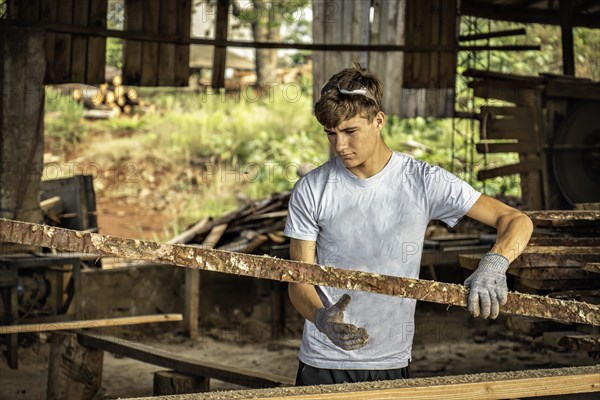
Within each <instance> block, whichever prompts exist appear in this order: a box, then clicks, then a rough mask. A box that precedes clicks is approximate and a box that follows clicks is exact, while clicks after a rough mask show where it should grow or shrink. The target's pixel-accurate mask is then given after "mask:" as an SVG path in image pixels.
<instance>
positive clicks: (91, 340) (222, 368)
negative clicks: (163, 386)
mask: <svg viewBox="0 0 600 400" xmlns="http://www.w3.org/2000/svg"><path fill="white" fill-rule="evenodd" d="M78 336H79V341H80V342H81V344H83V345H84V346H87V347H91V348H93V349H98V350H104V351H110V352H111V353H115V354H119V355H121V356H124V357H127V358H133V359H134V360H139V361H142V362H145V363H148V364H152V365H158V366H161V367H165V368H169V369H172V370H174V371H177V372H183V373H185V374H190V375H194V376H205V377H210V378H214V379H218V380H220V381H224V382H230V383H235V384H237V385H241V386H246V387H252V388H265V387H275V386H281V385H293V384H294V381H293V380H292V379H290V378H287V377H285V376H280V375H275V374H269V373H262V372H258V371H256V370H254V369H251V370H250V369H244V368H238V367H236V366H228V365H222V364H217V363H211V362H205V361H198V360H197V359H195V358H191V357H186V356H184V355H182V354H174V353H170V352H168V351H164V350H160V349H156V348H153V347H150V346H146V345H143V344H139V343H133V342H130V341H128V340H125V339H122V338H114V337H109V336H100V335H93V334H87V333H85V334H83V333H81V334H79V335H78Z"/></svg>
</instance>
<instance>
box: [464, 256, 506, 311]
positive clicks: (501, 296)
mask: <svg viewBox="0 0 600 400" xmlns="http://www.w3.org/2000/svg"><path fill="white" fill-rule="evenodd" d="M508 265H509V262H508V259H507V258H506V257H504V256H503V255H502V254H498V253H487V254H486V255H484V256H483V258H482V259H481V261H480V262H479V266H478V267H477V270H475V272H473V274H472V275H471V276H469V277H468V278H467V280H466V281H465V286H467V287H469V288H470V290H469V300H468V305H469V307H468V308H469V312H470V313H471V315H473V316H474V317H478V316H480V315H481V317H482V318H488V317H489V318H490V319H496V317H498V314H499V313H500V306H503V305H504V304H506V300H507V298H508V286H507V285H506V270H507V269H508Z"/></svg>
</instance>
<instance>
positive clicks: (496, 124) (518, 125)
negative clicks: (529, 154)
mask: <svg viewBox="0 0 600 400" xmlns="http://www.w3.org/2000/svg"><path fill="white" fill-rule="evenodd" d="M480 138H481V139H494V140H498V139H517V140H519V141H522V142H528V141H529V142H534V141H535V139H536V137H535V130H534V127H533V121H532V120H530V119H522V118H518V119H517V118H502V119H498V118H489V119H487V124H486V125H485V126H482V127H481V130H480Z"/></svg>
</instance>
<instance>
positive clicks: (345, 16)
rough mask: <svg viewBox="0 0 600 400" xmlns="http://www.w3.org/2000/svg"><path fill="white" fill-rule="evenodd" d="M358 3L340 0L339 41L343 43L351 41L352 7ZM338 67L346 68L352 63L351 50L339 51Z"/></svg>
mask: <svg viewBox="0 0 600 400" xmlns="http://www.w3.org/2000/svg"><path fill="white" fill-rule="evenodd" d="M359 6H360V5H359V4H358V2H355V1H340V7H341V9H340V16H341V21H340V23H339V30H340V33H341V41H340V43H343V44H350V43H352V29H353V28H354V21H353V19H352V18H353V16H354V8H358V7H359ZM340 57H341V60H340V69H342V68H348V67H351V66H352V65H353V62H352V61H353V60H352V52H350V51H342V52H340Z"/></svg>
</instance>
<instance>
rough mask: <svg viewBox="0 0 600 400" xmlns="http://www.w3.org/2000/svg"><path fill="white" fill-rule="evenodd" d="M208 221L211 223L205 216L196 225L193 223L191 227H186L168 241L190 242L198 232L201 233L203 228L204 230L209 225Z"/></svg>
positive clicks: (171, 242) (174, 242)
mask: <svg viewBox="0 0 600 400" xmlns="http://www.w3.org/2000/svg"><path fill="white" fill-rule="evenodd" d="M208 223H209V219H208V218H203V219H201V220H200V221H198V222H196V223H195V224H194V225H192V227H191V228H189V229H186V230H185V231H183V232H181V233H180V234H179V235H177V236H175V237H174V238H172V239H171V240H169V241H167V243H169V244H176V243H182V244H185V243H188V242H189V241H190V240H192V239H193V238H194V237H195V236H196V235H197V234H198V233H200V232H201V231H202V230H204V228H205V227H206V226H207V225H208Z"/></svg>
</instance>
